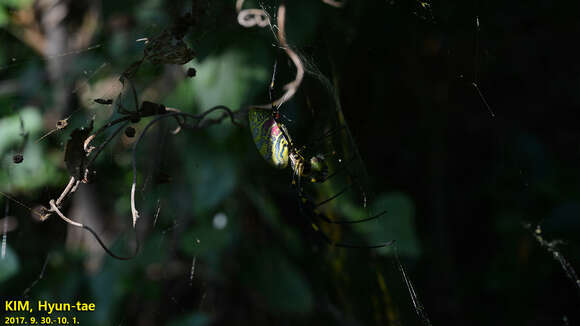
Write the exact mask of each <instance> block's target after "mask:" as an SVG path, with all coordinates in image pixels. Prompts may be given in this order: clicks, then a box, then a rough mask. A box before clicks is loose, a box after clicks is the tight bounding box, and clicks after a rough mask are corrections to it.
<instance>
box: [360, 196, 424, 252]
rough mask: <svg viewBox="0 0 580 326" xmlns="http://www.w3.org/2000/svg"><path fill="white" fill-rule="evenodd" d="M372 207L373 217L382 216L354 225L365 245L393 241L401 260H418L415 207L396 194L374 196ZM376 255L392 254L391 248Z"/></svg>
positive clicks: (384, 249) (406, 199)
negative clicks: (363, 237)
mask: <svg viewBox="0 0 580 326" xmlns="http://www.w3.org/2000/svg"><path fill="white" fill-rule="evenodd" d="M372 206H373V207H372V208H373V210H372V211H373V213H374V214H378V213H380V212H382V211H386V213H385V214H384V215H382V216H381V217H380V218H378V219H376V220H374V221H370V222H364V223H359V224H355V225H354V226H355V227H356V229H357V230H358V231H359V232H361V233H363V234H365V237H367V239H368V242H369V243H381V242H386V241H390V240H395V241H396V243H395V245H396V246H397V249H398V251H399V254H400V255H401V256H404V257H408V258H417V257H419V255H420V254H421V248H420V246H419V241H418V238H417V233H416V230H415V205H414V204H413V202H412V200H411V199H410V198H409V197H408V196H407V195H405V194H403V193H400V192H393V193H383V194H381V195H379V196H377V198H376V200H375V202H374V203H373V205H372ZM379 252H380V253H382V254H392V248H390V247H385V248H381V249H379Z"/></svg>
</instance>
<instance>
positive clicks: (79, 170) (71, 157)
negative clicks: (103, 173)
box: [64, 120, 93, 180]
mask: <svg viewBox="0 0 580 326" xmlns="http://www.w3.org/2000/svg"><path fill="white" fill-rule="evenodd" d="M92 130H93V121H92V120H91V123H90V124H89V126H88V127H85V128H77V129H75V130H73V132H72V133H71V135H70V138H69V140H68V142H67V143H66V149H65V152H64V162H65V163H66V168H67V170H68V173H69V174H70V175H71V176H72V177H74V178H75V179H77V180H83V179H84V178H85V170H86V164H87V153H86V152H85V149H84V143H85V140H86V139H87V137H88V136H89V135H90V134H91V131H92Z"/></svg>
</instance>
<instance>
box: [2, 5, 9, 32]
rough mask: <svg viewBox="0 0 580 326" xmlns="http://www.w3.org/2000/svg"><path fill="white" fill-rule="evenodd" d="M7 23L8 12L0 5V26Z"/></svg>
mask: <svg viewBox="0 0 580 326" xmlns="http://www.w3.org/2000/svg"><path fill="white" fill-rule="evenodd" d="M6 24H8V14H7V13H6V10H4V8H2V7H0V27H2V26H4V25H6Z"/></svg>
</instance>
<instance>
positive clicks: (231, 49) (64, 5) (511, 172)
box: [0, 0, 580, 325]
mask: <svg viewBox="0 0 580 326" xmlns="http://www.w3.org/2000/svg"><path fill="white" fill-rule="evenodd" d="M48 2H49V1H38V2H31V1H20V0H10V1H3V2H2V3H1V4H0V114H1V116H0V153H1V154H2V161H1V163H2V167H1V171H0V191H2V192H4V193H8V194H10V195H11V196H12V197H15V198H16V199H18V200H19V201H21V202H22V203H24V204H25V205H27V206H29V207H34V206H36V205H40V204H44V205H46V203H48V200H49V199H51V198H55V197H57V196H58V194H59V193H60V191H61V190H62V189H63V187H64V186H65V185H66V182H67V180H68V176H67V172H66V169H65V167H64V163H63V161H62V155H63V149H64V144H65V143H66V141H67V139H68V137H69V135H70V133H71V131H72V130H73V129H74V128H77V127H79V126H82V125H86V124H87V121H88V120H89V119H91V118H93V117H94V119H95V123H96V124H97V125H99V126H100V125H103V124H104V123H106V121H107V119H110V116H111V114H112V113H113V107H112V106H108V107H107V106H102V105H99V104H96V103H94V101H92V99H94V98H115V97H116V96H117V94H118V93H122V99H121V100H120V101H121V102H122V103H123V105H124V106H127V107H130V108H132V107H134V105H135V104H134V103H132V101H131V99H130V96H128V95H127V94H128V92H127V89H126V88H125V89H123V87H122V86H121V85H120V83H119V82H118V81H117V79H118V76H119V74H120V73H122V72H123V71H124V70H125V69H126V68H127V67H128V66H129V65H130V64H131V63H132V62H134V61H135V60H138V59H139V58H140V57H141V56H142V54H143V43H142V42H135V40H137V39H139V38H143V37H149V38H151V37H154V36H155V35H158V34H159V33H160V32H162V31H163V30H164V29H166V28H168V27H169V26H171V24H172V23H174V22H175V20H176V19H177V17H179V16H181V15H183V14H184V13H185V12H191V11H192V7H193V16H194V17H195V18H196V23H195V24H194V25H193V26H192V27H191V28H190V30H189V32H188V34H187V35H186V37H185V40H186V41H187V42H188V44H189V45H190V46H191V47H192V48H193V49H194V50H195V52H196V58H195V59H194V61H192V62H190V63H188V64H187V65H185V66H175V65H153V64H150V63H146V64H144V65H143V66H142V67H141V69H140V70H139V72H138V74H137V75H136V76H135V77H134V78H133V79H132V81H133V84H134V85H135V87H136V89H137V92H138V95H139V97H140V100H151V101H154V102H158V103H164V104H166V105H168V106H172V107H176V108H179V109H180V110H182V111H185V112H192V113H199V112H203V111H205V110H207V109H209V108H210V107H213V106H215V105H220V104H223V105H227V106H228V107H230V108H231V109H233V110H240V109H243V108H245V107H247V105H250V104H253V103H266V102H267V99H268V93H267V92H266V89H267V85H268V83H269V80H270V76H271V73H272V65H273V62H274V58H277V59H278V60H279V63H280V67H281V68H280V71H279V77H278V85H277V88H278V89H277V90H276V92H277V93H281V91H280V89H279V88H281V87H282V85H283V84H284V83H285V82H286V81H289V80H290V79H291V78H292V69H293V68H292V66H291V65H290V64H289V62H288V60H287V59H286V58H285V56H284V53H283V52H282V51H280V50H277V49H276V48H275V47H273V46H272V44H274V43H275V40H274V38H273V34H272V33H271V32H270V30H269V29H268V28H265V29H259V28H257V27H254V28H250V29H246V28H243V27H241V26H239V25H238V24H237V20H236V12H235V7H234V4H233V3H232V2H233V1H193V2H192V1H162V0H159V1H144V2H143V1H139V2H138V1H116V2H114V1H54V3H56V5H54V4H53V5H54V6H55V7H50V6H48V7H47V3H48ZM278 4H279V3H277V2H264V3H258V4H256V3H252V2H251V1H248V3H246V4H245V8H256V7H259V5H263V6H264V8H265V9H266V10H267V11H268V12H269V13H270V14H274V13H275V12H276V8H277V6H278ZM49 8H52V9H49ZM54 8H59V10H64V11H61V12H60V13H62V15H64V16H62V15H61V16H59V14H58V13H59V12H58V11H55V9H54ZM578 9H579V8H578V4H576V3H572V2H557V3H553V2H550V1H532V2H524V1H519V2H518V1H508V2H504V1H485V2H481V3H479V2H477V1H467V2H466V1H446V2H441V3H440V2H429V3H422V2H415V1H354V0H352V1H349V2H348V3H347V4H346V6H345V7H344V8H342V9H337V8H333V7H331V6H328V5H325V4H323V3H322V2H318V1H314V0H301V1H288V3H287V17H286V18H287V24H286V29H287V34H288V42H289V44H290V45H292V46H293V47H294V48H295V49H297V50H299V51H300V54H302V55H303V59H305V60H308V62H310V63H312V64H313V65H314V66H315V67H316V68H317V69H318V70H319V71H320V73H321V74H322V75H324V76H325V77H326V78H328V79H329V80H331V81H332V83H333V84H334V86H335V87H336V92H337V94H338V96H339V99H340V104H341V106H342V111H343V113H344V116H345V119H346V121H347V123H348V125H349V127H350V131H351V133H352V138H353V139H354V142H355V143H356V145H357V146H358V150H359V152H360V157H361V158H362V160H363V161H364V162H365V164H366V169H367V173H368V176H369V180H370V181H371V182H370V183H371V184H369V185H368V187H369V189H372V190H373V191H374V192H375V193H376V197H375V198H377V204H376V205H377V206H380V208H379V209H386V210H387V214H386V215H385V216H383V217H382V218H381V219H380V220H378V221H373V222H369V223H368V224H366V225H362V224H361V225H357V226H356V227H354V228H352V230H353V231H348V229H345V230H343V228H328V229H325V231H326V232H328V233H329V234H330V235H331V237H332V239H340V238H341V234H343V233H341V232H344V235H345V236H344V238H347V239H348V237H347V236H350V239H355V240H358V241H359V242H362V243H375V242H377V241H382V240H391V239H393V240H396V241H397V242H396V243H397V248H398V252H399V256H400V262H401V263H402V266H404V267H405V269H406V272H407V275H408V276H409V277H410V279H411V280H412V282H413V285H414V287H415V290H416V292H417V294H418V296H419V298H420V299H421V302H422V304H423V306H424V308H425V311H426V313H427V315H428V316H429V319H430V320H431V322H432V324H433V325H466V324H469V325H490V324H502V325H509V324H517V325H575V324H578V323H579V322H580V315H579V314H578V311H579V309H578V307H579V299H580V298H579V295H580V288H579V286H578V285H576V284H575V283H574V281H573V280H571V279H569V278H568V277H567V275H566V273H565V271H564V270H563V269H562V267H561V266H560V263H559V262H558V261H556V260H555V259H554V258H553V256H552V254H551V253H550V252H549V251H548V250H547V248H546V247H542V246H540V244H539V243H538V242H537V241H536V240H535V238H534V237H533V236H532V234H531V233H530V231H528V230H526V229H525V228H524V227H523V224H524V223H531V224H532V225H536V224H537V223H541V225H542V231H543V234H542V235H543V236H544V237H545V239H546V240H548V241H551V240H555V239H558V240H562V241H563V243H562V244H560V245H559V247H558V248H559V249H560V253H561V254H563V255H564V256H565V257H566V259H568V260H569V262H570V264H571V265H572V266H578V254H579V248H578V243H577V239H578V238H577V234H578V231H579V228H580V221H579V219H578V215H579V213H580V202H579V200H578V198H579V196H580V192H579V189H580V180H579V176H580V174H579V173H578V167H579V166H580V145H579V144H580V143H579V139H580V131H579V129H578V127H577V125H578V119H577V118H576V117H578V113H577V112H576V110H577V109H578V103H580V97H579V96H578V95H577V94H578V92H577V88H578V87H579V86H580V79H579V77H578V76H580V75H579V73H580V66H579V64H578V59H577V58H578V54H579V53H577V50H576V48H577V47H576V46H575V43H576V40H577V38H578V33H579V32H580V25H579V23H578V19H577V13H578ZM55 12H56V13H55ZM55 17H56V18H55ZM58 17H61V18H62V19H59V18H58ZM476 21H479V30H478V29H477V26H476ZM95 45H98V46H97V47H95ZM187 67H195V68H196V69H197V75H196V77H194V78H192V79H188V78H186V77H185V69H186V68H187ZM315 84H316V79H315V78H313V77H312V76H311V77H310V79H307V80H306V81H305V83H304V84H303V85H302V89H301V91H300V92H299V94H297V96H296V98H295V100H294V102H291V103H289V104H288V105H287V107H288V108H287V109H283V110H287V112H286V114H287V115H289V116H291V117H297V118H296V119H293V120H292V121H293V122H290V123H288V124H289V128H291V130H292V132H293V133H296V135H295V138H297V139H299V140H301V141H304V142H306V141H307V140H308V138H310V137H311V135H312V134H316V130H315V131H314V132H312V130H310V131H306V130H308V122H304V121H303V120H304V116H305V114H304V113H303V111H300V110H305V108H304V107H305V104H304V103H306V100H305V99H306V98H314V99H315V100H316V99H318V98H319V97H320V98H324V95H320V94H319V93H318V92H319V90H320V87H319V86H320V85H318V87H317V86H316V85H315ZM474 85H476V86H474ZM480 92H481V93H480ZM486 103H487V105H486ZM488 106H489V107H488ZM334 109H335V108H334ZM321 110H328V111H325V112H333V111H332V108H329V107H325V108H321ZM490 111H491V112H490ZM301 112H302V113H301ZM492 112H493V113H492ZM19 115H20V116H21V117H22V120H23V122H24V129H25V131H27V132H28V133H29V137H28V139H27V140H26V141H25V142H24V143H23V142H22V137H21V136H20V135H19V134H20V131H21V129H20V122H19V119H18V116H19ZM69 115H70V120H69V123H70V126H69V127H67V128H66V129H64V130H62V131H58V132H55V133H54V134H52V135H51V136H48V137H47V138H46V139H44V140H42V141H41V142H35V140H36V139H38V138H39V137H40V136H42V135H43V134H44V133H45V132H47V131H49V130H51V129H52V128H53V126H54V124H55V122H56V121H57V120H58V119H63V118H66V117H68V116H69ZM300 117H302V120H301V119H300ZM318 122H319V123H320V124H324V123H325V121H318ZM146 123H147V121H141V122H140V123H138V124H135V127H136V128H137V130H138V131H141V130H142V129H143V128H144V127H145V125H146ZM304 125H306V126H304ZM314 125H317V124H314ZM172 128H173V125H172V124H171V123H166V124H160V125H159V126H158V128H154V130H152V131H150V134H149V136H148V137H147V138H145V140H144V141H143V143H142V144H141V147H140V151H139V156H138V170H139V173H140V174H139V178H140V179H139V183H140V185H139V187H140V191H139V195H138V203H139V205H140V207H141V215H142V218H141V220H140V221H139V223H142V224H141V226H140V228H138V229H139V234H140V235H139V236H140V238H141V251H140V254H139V256H138V257H137V258H135V259H133V260H130V261H126V262H122V261H116V260H114V259H112V258H111V257H108V256H106V255H105V254H104V252H103V250H102V249H101V248H100V247H98V246H97V245H96V242H94V240H93V239H92V238H90V237H89V235H88V234H85V233H82V232H79V231H78V230H75V229H71V228H67V226H66V225H65V224H64V223H63V222H62V221H61V220H58V219H57V218H55V217H54V216H53V217H51V218H50V219H49V220H48V221H46V222H43V223H38V222H37V221H36V220H35V219H34V218H32V217H31V214H30V212H29V211H27V209H25V208H23V207H21V206H18V205H17V204H16V203H14V202H12V201H7V200H6V198H5V197H4V198H3V199H1V200H0V201H1V203H2V211H3V212H7V213H6V214H4V216H6V215H9V216H13V217H15V219H16V220H17V222H18V226H17V228H16V229H15V230H13V231H11V232H9V233H7V234H6V243H7V246H8V249H7V254H6V255H5V257H4V258H3V259H2V260H0V299H1V300H20V299H28V300H32V301H33V302H35V301H36V300H49V301H50V302H75V301H76V300H81V301H84V302H94V303H95V304H96V306H97V309H96V312H94V313H87V314H78V313H75V314H68V316H70V317H72V316H77V318H78V319H79V320H80V321H81V322H82V324H83V325H109V324H110V325H119V324H127V325H161V324H171V325H206V324H220V325H231V324H244V325H262V324H264V325H266V324H268V325H278V324H314V323H317V324H333V325H337V324H338V325H384V324H389V325H420V324H421V323H422V321H423V320H422V319H421V318H419V317H418V316H417V315H416V314H415V310H414V307H413V304H412V302H411V299H410V297H409V292H408V289H407V287H406V285H405V282H404V281H403V279H402V278H401V274H400V273H399V270H398V263H397V260H396V259H395V258H394V250H393V249H394V247H389V248H382V249H379V250H370V249H342V248H336V247H328V246H327V245H325V244H324V242H321V241H320V238H318V237H317V236H316V235H315V234H314V232H313V231H312V229H311V227H310V225H309V224H310V222H309V221H308V220H307V219H306V218H305V217H304V216H303V215H302V214H300V211H299V209H298V204H297V198H296V194H295V193H294V191H292V188H291V180H292V176H291V173H290V171H289V169H288V170H285V171H277V170H275V169H274V168H272V167H270V166H268V165H267V164H266V163H265V162H264V161H263V160H262V158H261V157H260V155H259V153H258V152H257V151H256V149H255V146H254V144H253V142H252V140H251V135H250V132H249V130H248V128H247V125H246V126H245V128H239V127H236V126H233V125H232V124H231V123H229V122H227V121H224V122H223V123H221V124H219V125H215V126H212V127H209V128H206V129H203V130H201V131H188V130H185V131H182V132H181V133H180V134H178V135H177V136H172V135H169V134H168V131H169V130H171V129H172ZM132 141H134V139H129V138H127V137H126V136H121V137H120V138H119V139H118V140H115V141H113V142H112V143H111V144H109V146H108V147H107V149H106V150H105V152H104V153H103V154H102V155H101V158H100V159H99V160H97V164H96V169H97V177H96V180H95V182H94V183H92V184H90V185H82V186H81V189H80V190H79V192H78V193H76V194H75V195H74V197H73V199H72V200H71V201H70V203H69V204H67V206H66V208H65V211H66V212H68V215H69V217H74V218H75V219H78V220H82V221H83V222H84V223H86V224H88V225H91V226H94V228H95V229H97V230H98V233H99V234H100V235H101V236H102V237H103V238H104V240H105V242H106V243H107V244H110V245H111V246H112V247H113V250H114V251H115V252H121V253H126V252H131V250H132V248H134V247H133V243H134V233H133V232H131V231H130V223H131V222H130V210H129V191H130V183H131V177H132V175H131V152H130V149H131V147H130V146H131V145H132ZM345 146H351V147H352V144H351V143H350V142H347V145H345ZM20 152H22V153H23V154H24V162H23V163H22V164H20V165H16V164H14V163H13V162H12V157H13V155H14V154H16V153H20ZM361 173H362V172H361ZM143 184H144V186H143ZM333 202H335V203H336V205H335V206H334V208H333V209H329V210H327V211H326V213H327V214H329V215H333V216H334V215H336V216H343V217H345V216H346V217H354V216H351V214H350V213H348V209H347V208H345V207H346V206H348V205H347V204H346V203H345V204H343V203H342V202H341V199H340V198H339V199H336V200H335V201H333ZM6 205H9V207H8V208H5V207H6ZM159 207H160V208H159ZM158 208H159V214H158V215H156V212H157V210H158ZM355 211H356V210H355ZM357 212H358V211H357ZM220 214H225V216H227V221H228V223H227V226H226V227H225V228H224V229H219V228H216V227H215V226H214V224H213V223H214V221H215V220H216V216H220ZM355 215H356V214H355ZM156 216H157V217H156ZM218 220H219V218H218ZM138 225H139V224H138ZM194 257H195V258H194ZM192 263H195V270H194V273H193V274H194V275H193V277H191V275H190V274H191V273H192V272H191V266H192ZM43 267H44V268H43ZM41 271H43V273H41ZM39 275H42V278H39ZM2 313H4V311H2ZM12 315H13V316H21V315H24V316H29V315H28V314H23V313H13V314H12ZM63 315H66V314H63ZM70 317H69V318H70Z"/></svg>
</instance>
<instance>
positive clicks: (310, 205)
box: [298, 187, 387, 224]
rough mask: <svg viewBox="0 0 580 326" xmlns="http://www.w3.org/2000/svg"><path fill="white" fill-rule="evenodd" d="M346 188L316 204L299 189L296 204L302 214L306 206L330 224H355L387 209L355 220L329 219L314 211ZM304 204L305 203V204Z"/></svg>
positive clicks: (371, 218)
mask: <svg viewBox="0 0 580 326" xmlns="http://www.w3.org/2000/svg"><path fill="white" fill-rule="evenodd" d="M348 188H350V187H348ZM348 188H345V189H343V190H341V191H340V192H339V193H337V194H336V195H334V196H332V197H330V198H328V199H326V200H324V201H322V202H320V203H318V204H314V202H313V201H312V200H311V199H309V198H308V197H307V195H306V194H305V193H304V192H302V191H301V190H299V192H298V197H299V200H298V205H299V208H300V212H301V213H302V214H303V215H304V210H303V208H307V209H308V211H310V212H313V214H314V215H315V216H316V217H317V218H319V219H321V220H322V221H324V222H326V223H330V224H357V223H362V222H368V221H372V220H374V219H377V218H379V217H381V216H383V215H385V214H386V213H387V211H386V210H385V211H382V212H380V213H378V214H376V215H373V216H370V217H366V218H361V219H357V220H346V219H344V220H331V219H330V218H328V217H327V216H326V215H323V214H320V213H316V211H315V209H316V208H317V207H319V206H321V205H324V204H326V203H327V202H329V201H331V200H333V199H335V198H337V197H338V196H340V195H342V194H343V193H344V192H346V190H347V189H348ZM304 204H306V206H305V205H304Z"/></svg>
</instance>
